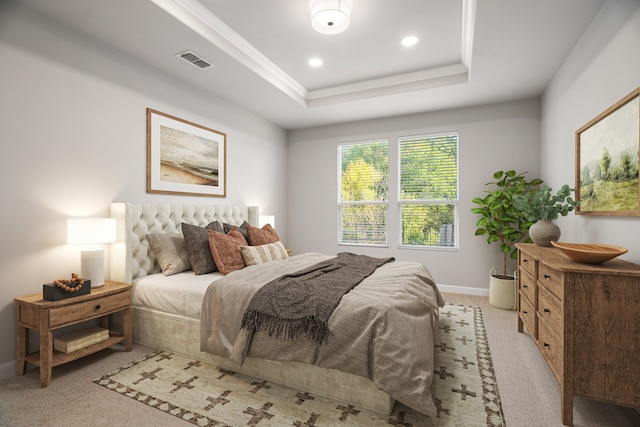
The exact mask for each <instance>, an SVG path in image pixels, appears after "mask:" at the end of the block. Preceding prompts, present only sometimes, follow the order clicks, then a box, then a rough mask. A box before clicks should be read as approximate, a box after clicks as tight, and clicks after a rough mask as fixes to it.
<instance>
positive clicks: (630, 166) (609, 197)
mask: <svg viewBox="0 0 640 427" xmlns="http://www.w3.org/2000/svg"><path fill="white" fill-rule="evenodd" d="M639 150H640V88H637V89H636V90H634V91H633V92H631V93H630V94H629V95H627V96H625V97H624V98H622V99H621V100H620V101H618V102H617V103H616V104H615V105H613V106H611V107H610V108H609V109H607V110H606V111H605V112H603V113H602V114H600V115H599V116H598V117H596V118H595V119H593V120H591V121H590V122H589V123H587V124H586V125H584V126H583V127H582V128H580V129H578V130H577V131H576V199H577V200H578V201H579V202H580V204H579V205H578V207H577V208H576V213H577V214H578V215H609V216H640V184H639V181H638V152H639Z"/></svg>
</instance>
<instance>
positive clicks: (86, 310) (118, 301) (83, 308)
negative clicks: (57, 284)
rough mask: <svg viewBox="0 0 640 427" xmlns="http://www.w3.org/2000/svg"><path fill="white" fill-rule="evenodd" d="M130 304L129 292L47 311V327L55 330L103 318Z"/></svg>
mask: <svg viewBox="0 0 640 427" xmlns="http://www.w3.org/2000/svg"><path fill="white" fill-rule="evenodd" d="M130 304H131V295H130V292H121V293H118V294H116V295H110V296H107V297H102V298H100V299H96V300H90V301H86V302H83V303H79V304H72V305H69V306H65V307H60V308H52V309H51V310H49V327H50V328H55V327H57V326H62V325H66V324H71V323H75V322H78V321H82V320H88V319H93V318H95V317H100V316H104V315H105V314H108V313H110V312H112V311H115V310H118V309H122V308H125V307H127V306H129V305H130Z"/></svg>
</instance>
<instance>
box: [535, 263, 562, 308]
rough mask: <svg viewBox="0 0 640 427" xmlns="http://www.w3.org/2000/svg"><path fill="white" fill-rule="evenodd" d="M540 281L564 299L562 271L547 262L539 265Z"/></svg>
mask: <svg viewBox="0 0 640 427" xmlns="http://www.w3.org/2000/svg"><path fill="white" fill-rule="evenodd" d="M538 281H539V282H540V283H542V284H543V285H544V286H546V287H547V289H549V290H550V291H551V292H552V293H553V294H554V295H555V296H557V297H558V298H560V300H562V273H561V272H559V271H557V270H554V269H553V268H551V267H548V266H547V265H545V264H540V265H539V266H538Z"/></svg>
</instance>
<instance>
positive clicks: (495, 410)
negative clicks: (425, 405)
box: [95, 304, 504, 427]
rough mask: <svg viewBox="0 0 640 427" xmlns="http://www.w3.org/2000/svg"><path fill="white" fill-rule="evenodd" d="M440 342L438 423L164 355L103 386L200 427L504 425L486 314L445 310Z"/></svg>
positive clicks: (146, 360)
mask: <svg viewBox="0 0 640 427" xmlns="http://www.w3.org/2000/svg"><path fill="white" fill-rule="evenodd" d="M435 343H436V345H435V353H436V357H435V369H434V372H435V375H434V380H433V385H432V392H433V396H434V401H435V403H436V406H437V407H438V415H437V417H435V418H429V417H426V416H424V415H422V414H420V413H417V412H416V411H413V410H411V409H410V408H408V407H406V406H404V405H402V404H400V403H399V402H396V405H395V407H394V410H393V412H392V414H391V415H388V416H383V415H380V414H377V413H375V412H371V411H368V410H364V409H361V408H357V407H354V406H352V405H348V404H345V403H342V402H338V401H335V400H331V399H327V398H324V397H321V396H315V395H312V394H309V393H302V392H299V391H296V390H293V389H290V388H287V387H282V386H279V385H276V384H273V383H270V382H267V381H263V380H258V379H255V378H252V377H248V376H245V375H241V374H237V373H234V372H231V371H227V370H224V369H220V368H218V367H216V366H213V365H210V364H207V363H204V362H200V361H197V360H193V359H189V358H186V357H184V356H180V355H177V354H173V353H168V352H163V351H157V352H154V353H151V354H148V355H147V356H145V357H144V358H143V359H142V360H139V361H136V362H133V363H131V364H129V365H127V366H124V367H122V368H120V369H118V370H116V371H115V372H112V373H110V374H107V375H104V376H103V377H102V378H99V379H96V380H95V382H96V383H97V384H100V385H102V386H104V387H106V388H108V389H110V390H114V391H116V392H118V393H121V394H123V395H125V396H128V397H130V398H132V399H135V400H137V401H139V402H141V403H144V404H146V405H149V406H152V407H154V408H157V409H160V410H161V411H164V412H167V413H169V414H171V415H174V416H176V417H178V418H181V419H183V420H185V421H188V422H190V423H192V424H195V425H198V426H223V427H224V426H247V425H248V426H258V427H267V426H295V427H321V426H349V427H351V426H354V427H356V426H366V427H372V426H389V425H391V426H398V427H399V426H402V427H418V426H421V427H422V426H504V421H503V416H502V408H501V406H500V399H499V395H498V388H497V384H496V380H495V375H494V372H493V365H492V362H491V354H490V352H489V346H488V342H487V337H486V334H485V328H484V322H483V320H482V312H481V311H480V308H477V307H465V306H457V305H450V304H447V305H445V307H444V308H443V309H441V311H440V321H439V333H438V336H437V337H436V340H435Z"/></svg>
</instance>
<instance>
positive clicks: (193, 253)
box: [182, 221, 224, 274]
mask: <svg viewBox="0 0 640 427" xmlns="http://www.w3.org/2000/svg"><path fill="white" fill-rule="evenodd" d="M207 229H211V230H215V231H219V232H221V233H224V229H223V228H222V225H220V223H219V222H218V221H214V222H212V223H209V224H208V225H207V226H206V227H199V226H197V225H191V224H187V223H184V222H183V223H182V235H183V236H184V243H185V245H186V247H187V254H188V257H189V263H190V264H191V269H192V270H193V272H194V273H195V274H207V273H212V272H214V271H218V268H217V267H216V263H215V262H214V261H213V256H212V255H211V248H210V247H209V234H208V232H207Z"/></svg>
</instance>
